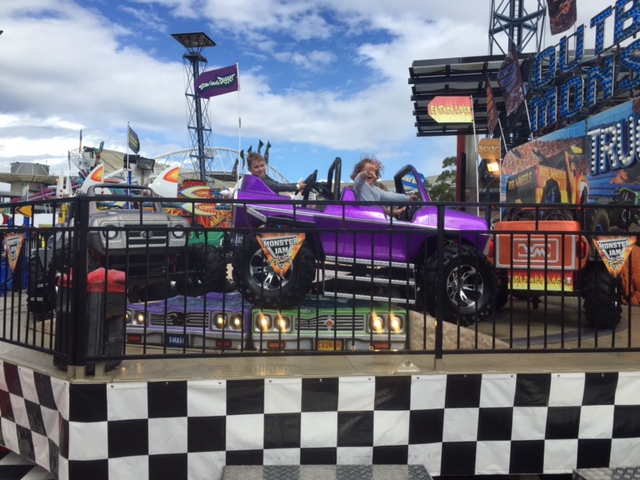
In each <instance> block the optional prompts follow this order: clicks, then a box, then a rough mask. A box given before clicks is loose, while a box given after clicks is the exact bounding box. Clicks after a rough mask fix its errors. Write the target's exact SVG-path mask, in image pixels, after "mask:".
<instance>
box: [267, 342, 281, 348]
mask: <svg viewBox="0 0 640 480" xmlns="http://www.w3.org/2000/svg"><path fill="white" fill-rule="evenodd" d="M267 348H268V349H269V350H284V342H268V343H267Z"/></svg>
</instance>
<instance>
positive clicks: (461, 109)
mask: <svg viewBox="0 0 640 480" xmlns="http://www.w3.org/2000/svg"><path fill="white" fill-rule="evenodd" d="M428 108H429V116H431V117H432V118H433V119H434V120H435V121H436V122H438V123H473V106H472V105H471V97H435V98H434V99H433V100H431V101H430V102H429V107H428Z"/></svg>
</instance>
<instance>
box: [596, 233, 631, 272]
mask: <svg viewBox="0 0 640 480" xmlns="http://www.w3.org/2000/svg"><path fill="white" fill-rule="evenodd" d="M594 243H595V245H596V250H598V253H599V254H600V257H602V260H603V261H604V264H605V265H606V267H607V270H609V273H610V274H611V275H612V276H613V277H617V276H618V275H619V274H620V272H621V271H622V267H623V266H624V264H625V263H626V261H627V258H629V255H631V250H633V246H634V245H635V243H636V237H635V236H634V237H626V236H622V237H621V236H615V237H596V238H594Z"/></svg>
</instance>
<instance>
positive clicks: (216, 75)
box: [195, 65, 240, 98]
mask: <svg viewBox="0 0 640 480" xmlns="http://www.w3.org/2000/svg"><path fill="white" fill-rule="evenodd" d="M239 88H240V81H239V78H238V65H232V66H230V67H224V68H219V69H217V70H211V71H208V72H204V73H202V74H201V75H200V76H199V77H198V78H197V79H196V83H195V91H196V93H197V94H198V95H199V96H200V97H202V98H209V97H214V96H216V95H222V94H224V93H229V92H235V91H237V90H239Z"/></svg>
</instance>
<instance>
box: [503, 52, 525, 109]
mask: <svg viewBox="0 0 640 480" xmlns="http://www.w3.org/2000/svg"><path fill="white" fill-rule="evenodd" d="M498 84H499V85H500V88H501V89H502V96H503V98H504V103H505V106H506V108H507V115H511V114H512V113H513V112H514V111H515V110H517V108H518V107H519V106H520V104H521V103H522V102H523V101H524V86H523V84H522V74H521V73H520V64H519V63H518V51H517V50H516V45H515V44H514V43H511V48H510V49H509V54H508V55H507V56H506V58H505V59H504V61H503V62H502V65H501V66H500V70H498Z"/></svg>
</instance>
